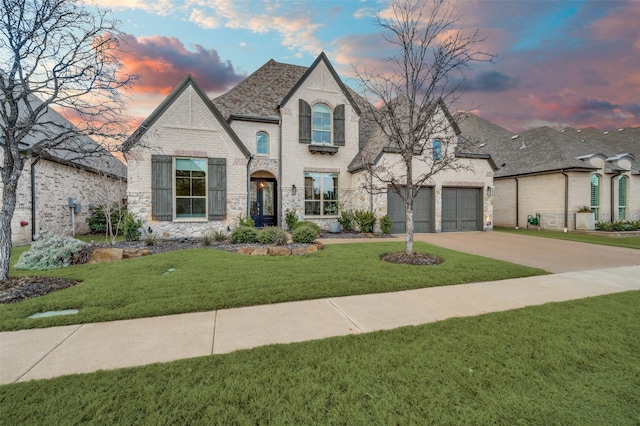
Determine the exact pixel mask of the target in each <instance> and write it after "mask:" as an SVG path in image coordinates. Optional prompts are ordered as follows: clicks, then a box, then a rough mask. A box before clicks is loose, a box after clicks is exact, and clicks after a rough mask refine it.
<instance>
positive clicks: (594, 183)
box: [591, 175, 600, 220]
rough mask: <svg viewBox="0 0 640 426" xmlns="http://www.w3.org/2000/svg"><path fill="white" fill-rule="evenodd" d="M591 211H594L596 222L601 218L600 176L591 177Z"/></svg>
mask: <svg viewBox="0 0 640 426" xmlns="http://www.w3.org/2000/svg"><path fill="white" fill-rule="evenodd" d="M591 210H593V213H595V214H594V216H595V220H598V219H599V217H600V176H599V175H591Z"/></svg>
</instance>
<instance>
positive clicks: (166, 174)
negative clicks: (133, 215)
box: [151, 155, 173, 220]
mask: <svg viewBox="0 0 640 426" xmlns="http://www.w3.org/2000/svg"><path fill="white" fill-rule="evenodd" d="M172 177H173V159H172V158H171V156H170V155H152V156H151V218H152V219H153V220H172V219H173V182H172Z"/></svg>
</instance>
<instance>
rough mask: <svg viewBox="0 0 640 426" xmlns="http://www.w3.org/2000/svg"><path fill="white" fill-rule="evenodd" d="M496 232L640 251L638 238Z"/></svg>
mask: <svg viewBox="0 0 640 426" xmlns="http://www.w3.org/2000/svg"><path fill="white" fill-rule="evenodd" d="M494 230H495V231H497V232H508V233H511V234H518V235H528V236H531V237H543V238H556V239H558V240H567V241H577V242H580V243H591V244H602V245H606V246H614V247H623V248H632V249H637V250H640V237H619V238H617V237H608V236H605V235H602V236H601V235H588V234H581V233H578V232H562V231H549V230H544V231H537V230H534V229H514V228H494Z"/></svg>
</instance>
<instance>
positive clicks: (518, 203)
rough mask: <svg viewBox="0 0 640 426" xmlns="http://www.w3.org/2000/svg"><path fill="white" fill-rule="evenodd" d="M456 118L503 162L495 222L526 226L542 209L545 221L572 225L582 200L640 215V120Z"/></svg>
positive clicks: (602, 214) (608, 211) (606, 210)
mask: <svg viewBox="0 0 640 426" xmlns="http://www.w3.org/2000/svg"><path fill="white" fill-rule="evenodd" d="M458 118H460V120H459V125H460V128H461V130H462V134H463V135H464V136H466V137H469V138H475V139H476V140H478V141H479V142H481V143H482V144H484V145H483V149H484V150H485V152H487V153H489V154H491V156H492V158H493V159H494V160H495V162H496V164H497V166H498V170H497V171H496V173H495V177H494V184H495V194H494V223H495V225H496V226H506V227H516V228H517V227H527V226H528V225H529V226H530V222H529V221H528V219H530V218H537V215H538V214H539V215H540V218H539V220H540V224H539V225H540V226H541V227H542V228H545V229H559V230H574V229H575V228H576V222H575V218H576V215H575V213H576V212H577V211H578V210H580V209H581V208H583V207H585V206H586V207H590V208H591V209H592V210H593V211H594V212H595V215H596V220H600V221H609V220H619V219H620V220H623V219H629V220H638V219H640V198H639V197H637V196H635V194H637V193H640V162H639V161H638V159H640V128H628V129H620V130H619V131H615V132H603V131H600V130H598V129H594V128H590V129H585V130H575V129H572V128H567V129H565V130H563V131H560V132H558V131H556V130H553V129H551V128H549V127H540V128H537V129H533V130H529V131H526V132H523V133H520V134H518V135H515V134H512V133H510V132H508V131H507V130H505V129H503V128H501V127H500V126H498V125H496V124H494V123H491V122H489V121H486V120H483V119H482V118H480V117H477V116H475V115H473V114H464V115H460V116H458ZM536 227H537V226H536Z"/></svg>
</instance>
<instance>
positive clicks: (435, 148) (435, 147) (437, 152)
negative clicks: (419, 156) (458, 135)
mask: <svg viewBox="0 0 640 426" xmlns="http://www.w3.org/2000/svg"><path fill="white" fill-rule="evenodd" d="M431 155H432V156H433V160H434V161H437V160H442V142H440V141H439V140H438V139H435V140H434V141H433V142H431Z"/></svg>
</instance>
